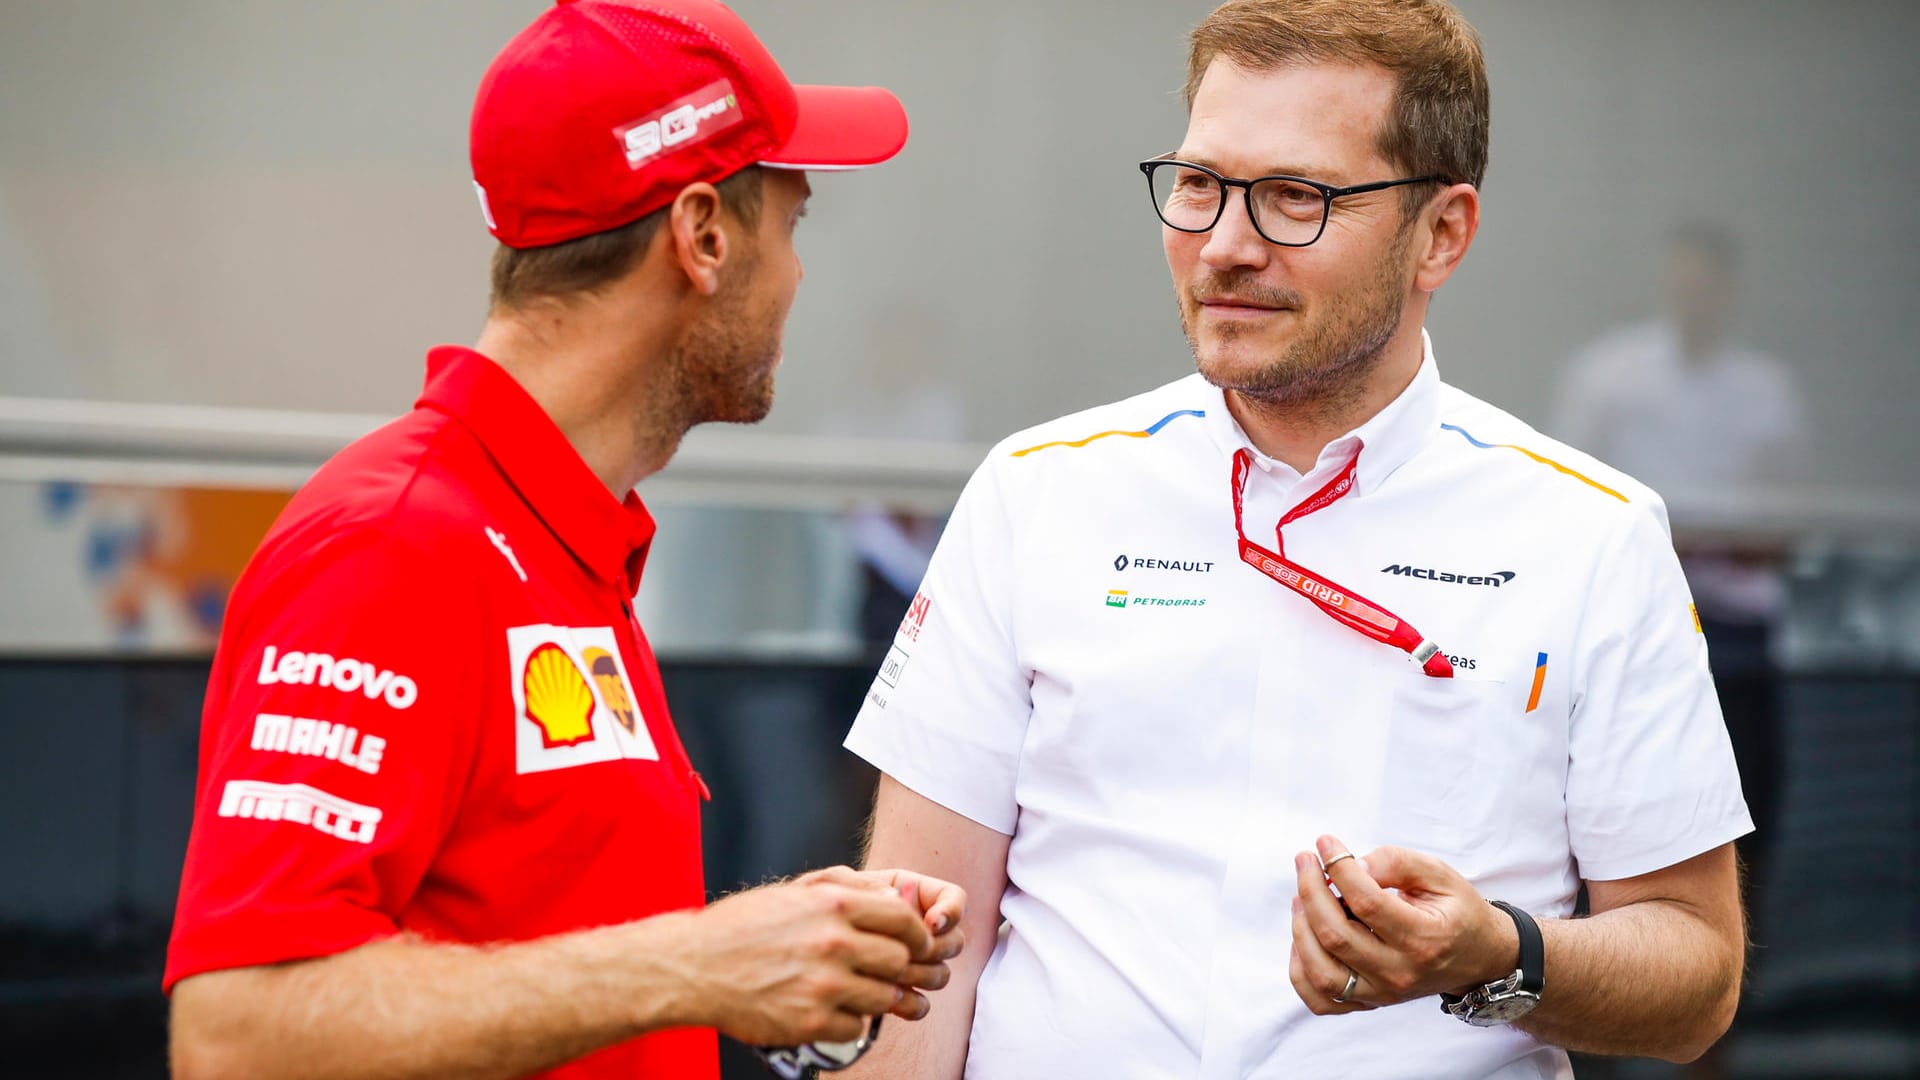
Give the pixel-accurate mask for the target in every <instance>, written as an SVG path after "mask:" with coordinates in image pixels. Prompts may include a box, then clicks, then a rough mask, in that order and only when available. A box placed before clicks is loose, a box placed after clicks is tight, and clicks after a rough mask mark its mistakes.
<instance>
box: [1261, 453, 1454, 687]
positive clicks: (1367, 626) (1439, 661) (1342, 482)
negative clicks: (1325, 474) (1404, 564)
mask: <svg viewBox="0 0 1920 1080" xmlns="http://www.w3.org/2000/svg"><path fill="white" fill-rule="evenodd" d="M1359 465H1360V453H1359V451H1357V450H1356V451H1354V455H1353V457H1352V458H1351V459H1349V460H1348V461H1347V467H1346V468H1345V469H1343V470H1341V472H1340V475H1338V476H1336V477H1334V478H1333V479H1332V480H1329V481H1328V482H1327V486H1325V487H1323V488H1321V489H1320V490H1319V491H1317V492H1315V493H1314V494H1313V495H1312V496H1311V497H1309V498H1308V499H1307V501H1305V502H1303V503H1301V504H1300V505H1299V506H1296V507H1294V508H1293V509H1292V510H1289V511H1287V515H1286V516H1285V517H1283V518H1281V519H1280V523H1279V524H1278V525H1275V526H1274V527H1273V544H1274V547H1275V548H1276V549H1277V550H1274V551H1268V550H1267V549H1266V548H1263V547H1261V546H1260V545H1259V544H1256V543H1254V542H1253V541H1251V540H1249V539H1247V530H1246V527H1245V526H1244V525H1243V524H1242V521H1243V520H1244V517H1245V513H1244V509H1243V507H1244V504H1245V496H1246V490H1247V475H1248V474H1249V473H1251V472H1252V471H1253V454H1252V453H1251V452H1250V451H1247V450H1236V451H1234V455H1233V531H1234V532H1235V533H1237V534H1238V535H1239V537H1240V558H1241V559H1242V560H1244V561H1245V562H1246V563H1247V565H1249V566H1251V567H1253V568H1254V569H1255V570H1258V571H1260V572H1261V573H1263V574H1265V575H1267V576H1268V577H1270V578H1272V579H1273V580H1275V581H1277V582H1279V583H1280V584H1282V585H1285V586H1286V587H1287V588H1289V589H1292V590H1293V591H1294V592H1297V593H1299V594H1300V595H1301V596H1304V597H1306V598H1307V599H1308V600H1311V601H1313V603H1314V606H1315V607H1318V608H1319V609H1320V610H1321V611H1324V612H1326V613H1327V614H1328V615H1331V616H1333V617H1334V618H1335V619H1337V620H1339V621H1340V622H1343V623H1346V624H1347V625H1348V626H1351V627H1353V628H1354V629H1355V630H1358V631H1360V632H1361V633H1363V634H1365V635H1367V636H1368V637H1370V638H1372V639H1373V640H1375V641H1381V642H1385V643H1386V644H1388V645H1391V646H1393V647H1394V648H1396V649H1399V650H1400V651H1401V652H1404V653H1406V654H1407V655H1408V656H1410V657H1412V658H1413V660H1414V662H1415V663H1417V664H1419V665H1420V670H1422V671H1424V672H1426V673H1427V674H1428V675H1431V676H1433V677H1434V678H1436V679H1451V678H1453V664H1451V663H1449V662H1448V660H1447V658H1446V656H1445V655H1444V654H1443V653H1441V651H1440V646H1438V645H1435V644H1434V643H1433V642H1432V641H1429V640H1427V639H1426V638H1424V637H1421V636H1420V631H1418V630H1415V629H1414V628H1413V626H1412V625H1411V624H1409V623H1408V622H1407V621H1406V620H1404V619H1402V618H1400V617H1399V616H1398V615H1395V614H1394V613H1393V612H1391V611H1388V610H1387V609H1385V608H1383V607H1381V606H1379V605H1378V604H1375V603H1374V602H1373V601H1371V600H1368V599H1366V598H1365V597H1363V596H1359V595H1357V594H1355V593H1353V592H1352V591H1351V590H1348V589H1344V588H1341V587H1340V586H1339V585H1336V584H1334V583H1333V582H1332V581H1330V580H1328V579H1327V578H1325V577H1323V576H1321V575H1319V574H1315V573H1312V572H1311V571H1309V570H1308V569H1307V568H1306V567H1304V566H1301V565H1300V564H1299V563H1296V562H1293V561H1292V560H1290V559H1288V558H1287V557H1286V555H1284V554H1282V552H1284V551H1285V550H1286V541H1285V539H1284V538H1283V537H1282V536H1281V530H1283V529H1285V528H1286V527H1287V525H1288V524H1289V523H1291V522H1294V521H1298V520H1299V519H1301V518H1303V517H1306V516H1307V515H1308V514H1312V513H1315V512H1317V511H1320V510H1325V509H1326V508H1327V507H1329V506H1332V505H1333V504H1334V503H1337V502H1339V501H1340V500H1341V499H1343V498H1345V497H1346V496H1347V493H1348V492H1350V491H1352V490H1353V474H1354V471H1355V469H1357V468H1358V467H1359Z"/></svg>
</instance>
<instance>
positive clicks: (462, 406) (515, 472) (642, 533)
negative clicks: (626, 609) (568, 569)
mask: <svg viewBox="0 0 1920 1080" xmlns="http://www.w3.org/2000/svg"><path fill="white" fill-rule="evenodd" d="M414 405H415V407H416V408H427V409H434V410H436V411H439V412H442V413H445V414H447V415H448V416H450V417H452V418H453V419H455V420H457V421H459V422H460V423H461V424H462V425H463V426H464V427H466V429H467V430H468V431H470V432H472V433H473V436H474V438H476V439H478V440H479V441H480V445H481V446H482V447H483V448H485V450H486V451H487V454H488V456H490V457H492V458H493V460H494V463H495V464H497V465H498V466H499V467H500V471H501V472H502V473H503V474H505V476H506V478H507V482H508V483H509V484H511V485H512V486H513V489H514V491H515V492H517V493H518V494H519V496H520V498H521V500H522V501H523V502H525V503H526V504H527V507H528V508H529V509H531V510H532V511H533V513H534V515H535V516H536V517H538V518H539V519H540V520H541V522H543V523H544V524H545V525H546V526H547V529H548V530H549V531H551V532H552V533H553V535H554V537H555V539H557V540H559V541H560V543H561V545H562V546H564V547H565V548H566V549H567V550H568V551H569V552H571V553H572V554H573V557H574V558H576V559H578V560H579V561H580V562H581V564H582V565H584V566H585V567H586V568H587V570H588V571H589V572H591V573H592V574H593V575H594V576H595V577H597V578H599V579H601V580H602V581H604V582H606V583H608V584H610V585H613V586H616V587H617V588H619V589H620V590H621V591H622V593H623V595H630V594H631V593H632V592H633V591H634V590H636V589H637V588H638V587H639V584H640V570H641V567H642V566H643V565H645V563H646V558H647V547H648V545H649V544H651V543H652V542H653V533H654V522H653V515H651V514H649V513H648V512H647V508H646V507H645V506H644V505H642V503H641V502H640V496H639V495H637V494H635V493H633V492H631V491H629V492H628V493H627V497H626V499H625V500H624V501H622V500H619V499H615V498H614V497H613V493H612V492H610V491H608V490H607V486H606V485H605V484H603V483H601V482H600V478H599V477H598V476H596V475H594V472H593V470H592V469H590V468H588V467H587V463H586V462H585V461H584V460H582V459H581V457H580V453H579V451H577V450H575V449H574V448H573V444H572V443H570V442H568V441H567V437H566V436H565V435H563V434H561V432H560V429H559V428H558V427H557V426H555V425H554V422H553V420H552V418H551V417H549V416H548V415H547V414H546V411H545V410H544V409H542V408H541V407H540V404H539V403H538V402H536V401H534V400H533V398H532V396H530V395H529V394H528V393H527V392H526V390H525V389H524V388H523V387H522V386H521V385H520V384H519V383H518V382H516V381H515V380H514V378H513V376H511V375H509V374H507V373H506V371H504V370H502V369H501V367H500V365H498V364H496V363H494V362H493V361H492V360H489V359H487V358H486V357H485V356H482V355H480V354H479V353H477V352H475V351H473V350H472V349H468V348H463V347H461V346H458V345H442V346H439V347H438V348H435V349H432V350H430V351H429V352H428V353H427V383H426V387H425V389H423V390H422V391H421V392H420V400H419V401H417V402H415V403H414Z"/></svg>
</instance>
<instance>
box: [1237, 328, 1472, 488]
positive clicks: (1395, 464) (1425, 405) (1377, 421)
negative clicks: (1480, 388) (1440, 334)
mask: <svg viewBox="0 0 1920 1080" xmlns="http://www.w3.org/2000/svg"><path fill="white" fill-rule="evenodd" d="M1420 348H1421V357H1420V370H1418V371H1416V372H1414V375H1413V381H1412V382H1410V383H1408V384H1407V388H1406V389H1405V390H1402V391H1401V392H1400V396H1399V397H1396V398H1394V399H1393V400H1392V401H1390V402H1388V403H1387V407H1386V408H1384V409H1381V410H1380V411H1379V412H1377V413H1374V414H1373V416H1372V417H1370V418H1368V419H1367V421H1366V422H1365V423H1363V424H1361V425H1360V426H1359V427H1356V428H1354V429H1353V430H1352V431H1349V432H1347V433H1346V434H1345V435H1342V436H1340V437H1339V438H1337V439H1335V440H1333V441H1332V442H1330V443H1328V444H1327V445H1326V448H1325V449H1323V450H1321V451H1320V458H1319V460H1318V461H1317V462H1315V464H1314V468H1313V470H1312V472H1313V473H1319V472H1321V471H1322V470H1325V469H1328V468H1331V467H1337V466H1340V465H1344V464H1346V461H1347V458H1348V457H1350V456H1352V454H1353V452H1354V449H1355V448H1356V447H1358V448H1360V451H1361V452H1360V464H1359V467H1358V468H1357V469H1356V470H1355V476H1354V480H1355V484H1356V488H1357V490H1356V491H1355V492H1354V494H1356V495H1364V494H1366V493H1368V492H1371V491H1373V490H1375V489H1377V488H1378V487H1379V486H1380V485H1381V484H1382V483H1385V482H1386V479H1387V477H1389V476H1392V475H1393V474H1394V473H1395V472H1396V471H1398V470H1399V468H1400V466H1402V465H1405V464H1406V463H1407V462H1409V461H1411V460H1413V456H1414V455H1415V454H1417V453H1419V452H1420V449H1421V448H1422V447H1424V446H1425V445H1426V444H1427V440H1429V439H1431V438H1433V436H1434V433H1435V432H1437V431H1438V430H1439V423H1440V369H1439V368H1438V367H1437V366H1436V365H1435V363H1434V359H1433V339H1432V338H1430V337H1428V336H1427V332H1426V331H1425V330H1421V331H1420ZM1206 413H1207V429H1208V431H1209V432H1210V433H1211V434H1212V436H1213V440H1214V442H1215V443H1216V444H1218V445H1219V446H1220V448H1221V449H1222V450H1224V451H1226V452H1227V453H1228V454H1232V453H1233V452H1234V451H1237V450H1239V449H1241V448H1243V447H1244V448H1246V449H1248V450H1252V451H1253V453H1254V457H1255V459H1256V460H1259V461H1263V462H1268V463H1270V464H1271V467H1273V468H1279V469H1286V468H1287V467H1286V466H1285V465H1283V464H1280V463H1279V462H1274V461H1273V460H1272V459H1270V458H1267V457H1266V456H1265V455H1264V454H1261V453H1260V451H1259V449H1258V448H1256V447H1255V446H1254V445H1253V442H1252V441H1251V440H1250V439H1248V438H1247V433H1246V432H1245V431H1242V430H1241V428H1240V424H1239V422H1238V421H1236V420H1235V419H1234V418H1233V413H1232V412H1231V411H1229V410H1228V408H1227V398H1226V393H1225V392H1224V391H1222V390H1221V389H1220V388H1219V387H1217V386H1214V385H1212V384H1210V383H1209V384H1208V385H1207V409H1206ZM1289 471H1291V470H1289Z"/></svg>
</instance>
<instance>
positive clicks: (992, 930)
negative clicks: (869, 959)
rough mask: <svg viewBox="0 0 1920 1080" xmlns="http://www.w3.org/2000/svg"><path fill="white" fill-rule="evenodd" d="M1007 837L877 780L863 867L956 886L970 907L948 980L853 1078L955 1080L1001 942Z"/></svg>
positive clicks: (887, 1032)
mask: <svg viewBox="0 0 1920 1080" xmlns="http://www.w3.org/2000/svg"><path fill="white" fill-rule="evenodd" d="M1010 843H1011V837H1008V836H1005V835H1003V834H1001V833H997V832H994V831H993V830H991V829H989V828H987V827H986V826H984V825H981V824H979V823H977V822H974V821H971V820H968V819H967V818H964V817H962V816H960V815H959V814H956V813H954V812H953V811H951V810H948V809H947V808H945V807H943V806H941V805H939V804H937V803H934V802H932V801H931V800H929V799H927V798H925V797H923V796H921V795H919V794H917V793H915V792H914V791H912V790H911V789H909V788H907V787H906V786H904V785H902V784H901V783H900V782H899V781H897V780H895V779H894V778H893V777H891V776H887V775H884V774H883V775H882V776H881V778H880V786H879V790H878V791H877V792H876V794H875V796H874V812H873V829H872V833H871V835H870V838H869V843H868V845H867V852H866V865H867V866H869V867H875V866H899V867H904V868H907V869H910V870H917V871H921V872H923V873H930V874H933V875H935V876H937V877H940V878H942V879H944V880H947V881H952V882H955V883H957V884H959V885H960V886H961V887H962V888H964V889H965V890H966V892H967V896H968V897H969V902H968V904H967V911H966V915H965V916H964V917H963V918H962V919H961V923H960V926H961V929H962V930H963V931H964V932H965V936H966V948H965V949H964V950H963V951H962V952H961V953H960V955H959V956H956V957H954V958H953V959H952V960H951V961H949V962H948V967H949V968H950V969H951V970H952V980H951V981H950V982H948V983H947V985H946V987H945V988H944V989H942V990H940V991H938V992H936V993H932V994H929V995H928V999H929V1004H930V1006H931V1008H930V1009H929V1010H928V1013H927V1015H926V1016H925V1017H924V1018H922V1019H921V1020H919V1021H918V1022H916V1023H912V1024H897V1025H891V1026H889V1027H887V1028H886V1029H884V1030H883V1031H882V1033H881V1037H880V1039H879V1041H878V1042H876V1043H874V1046H873V1049H872V1050H871V1051H869V1052H868V1054H867V1056H866V1058H864V1059H862V1060H861V1062H860V1065H859V1071H857V1072H850V1073H848V1076H849V1078H850V1080H851V1078H854V1077H873V1078H876V1080H878V1078H883V1077H901V1076H911V1077H915V1078H916V1080H919V1078H925V1080H960V1076H961V1074H962V1073H963V1072H964V1071H965V1069H966V1066H967V1046H968V1043H969V1041H970V1040H971V1038H972V1036H973V1005H974V994H975V991H976V990H977V988H978V987H979V985H980V974H981V972H983V971H985V970H986V967H987V960H988V958H989V957H991V956H992V955H993V950H994V947H995V945H996V944H997V943H998V941H999V937H1000V897H1001V895H1002V894H1003V893H1004V892H1005V891H1006V888H1007V851H1008V847H1009V845H1010Z"/></svg>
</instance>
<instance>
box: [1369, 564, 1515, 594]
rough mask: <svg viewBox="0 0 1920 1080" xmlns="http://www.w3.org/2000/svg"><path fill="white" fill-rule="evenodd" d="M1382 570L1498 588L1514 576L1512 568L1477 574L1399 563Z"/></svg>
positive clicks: (1422, 577) (1432, 579) (1401, 574)
mask: <svg viewBox="0 0 1920 1080" xmlns="http://www.w3.org/2000/svg"><path fill="white" fill-rule="evenodd" d="M1380 572H1381V573H1383V574H1398V575H1400V576H1401V577H1416V578H1420V579H1421V580H1423V581H1442V582H1446V583H1448V584H1452V585H1491V586H1493V587H1494V588H1496V589H1497V588H1499V587H1500V586H1502V585H1505V584H1506V583H1507V582H1509V581H1512V580H1513V578H1514V573H1513V571H1511V570H1495V571H1494V572H1493V573H1491V574H1476V575H1468V574H1450V573H1448V572H1446V571H1445V570H1435V569H1434V568H1432V567H1431V566H1401V565H1400V564H1399V563H1394V564H1393V565H1391V566H1383V567H1381V568H1380Z"/></svg>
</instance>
